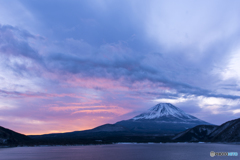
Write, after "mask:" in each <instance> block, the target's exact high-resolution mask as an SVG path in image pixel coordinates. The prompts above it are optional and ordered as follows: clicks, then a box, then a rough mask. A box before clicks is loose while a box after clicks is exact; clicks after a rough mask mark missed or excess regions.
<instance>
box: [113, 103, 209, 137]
mask: <svg viewBox="0 0 240 160" xmlns="http://www.w3.org/2000/svg"><path fill="white" fill-rule="evenodd" d="M116 124H117V125H121V126H124V127H127V128H129V129H130V130H131V131H133V132H145V133H156V134H160V135H170V134H176V133H179V132H182V131H184V130H186V129H188V128H192V127H195V126H197V125H211V124H210V123H207V122H205V121H202V120H200V119H198V118H196V117H194V116H192V115H189V114H187V113H185V112H184V111H182V110H181V109H179V108H177V107H175V106H173V105H172V104H170V103H159V104H157V105H156V106H154V107H152V108H150V109H149V110H147V111H146V112H144V113H142V114H140V115H137V116H136V117H133V118H132V119H129V120H125V121H120V122H117V123H116Z"/></svg>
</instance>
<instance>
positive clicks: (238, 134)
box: [209, 118, 240, 142]
mask: <svg viewBox="0 0 240 160" xmlns="http://www.w3.org/2000/svg"><path fill="white" fill-rule="evenodd" d="M209 141H211V142H240V118H238V119H235V120H231V121H228V122H226V123H223V124H222V125H220V126H219V127H217V128H216V129H215V130H213V132H212V133H211V134H210V135H209Z"/></svg>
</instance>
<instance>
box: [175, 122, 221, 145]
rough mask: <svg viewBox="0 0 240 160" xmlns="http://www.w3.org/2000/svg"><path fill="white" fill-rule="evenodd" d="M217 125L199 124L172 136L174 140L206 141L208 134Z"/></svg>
mask: <svg viewBox="0 0 240 160" xmlns="http://www.w3.org/2000/svg"><path fill="white" fill-rule="evenodd" d="M217 127H218V126H215V125H199V126H196V127H193V128H190V129H187V130H186V131H183V132H181V133H179V134H177V135H176V136H174V137H173V138H172V140H173V141H175V142H203V141H207V140H208V137H209V135H210V134H211V133H212V131H213V130H215V129H216V128H217Z"/></svg>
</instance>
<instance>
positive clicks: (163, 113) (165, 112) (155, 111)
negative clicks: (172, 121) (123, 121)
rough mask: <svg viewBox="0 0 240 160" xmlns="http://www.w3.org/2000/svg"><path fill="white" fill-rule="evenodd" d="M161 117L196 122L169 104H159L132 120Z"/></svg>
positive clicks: (194, 118)
mask: <svg viewBox="0 0 240 160" xmlns="http://www.w3.org/2000/svg"><path fill="white" fill-rule="evenodd" d="M161 117H174V118H178V119H181V120H198V119H197V118H196V117H193V116H191V115H189V114H187V113H185V112H184V111H183V110H181V109H179V108H177V107H175V106H174V105H172V104H170V103H159V104H157V105H156V106H154V107H152V108H150V109H149V110H148V111H146V112H144V113H142V114H140V115H138V116H136V117H134V118H132V119H133V120H138V119H158V118H161Z"/></svg>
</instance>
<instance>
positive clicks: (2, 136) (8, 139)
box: [0, 126, 32, 146]
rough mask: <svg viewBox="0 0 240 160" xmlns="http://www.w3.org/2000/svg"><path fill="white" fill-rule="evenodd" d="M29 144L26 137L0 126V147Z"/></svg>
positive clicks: (29, 140) (29, 139) (28, 139)
mask: <svg viewBox="0 0 240 160" xmlns="http://www.w3.org/2000/svg"><path fill="white" fill-rule="evenodd" d="M31 142H32V140H31V138H29V137H28V136H25V135H23V134H20V133H17V132H14V131H12V130H10V129H7V128H4V127H1V126H0V146H16V145H25V144H30V143H31Z"/></svg>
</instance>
